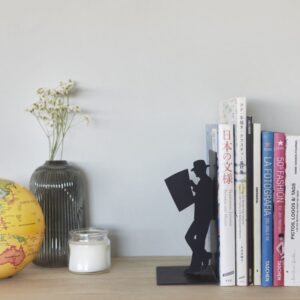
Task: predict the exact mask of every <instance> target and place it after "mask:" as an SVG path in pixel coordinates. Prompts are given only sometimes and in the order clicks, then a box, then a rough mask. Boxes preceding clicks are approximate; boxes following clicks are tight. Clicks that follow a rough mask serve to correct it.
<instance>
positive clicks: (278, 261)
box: [273, 132, 285, 286]
mask: <svg viewBox="0 0 300 300" xmlns="http://www.w3.org/2000/svg"><path fill="white" fill-rule="evenodd" d="M284 199H285V134H284V133H280V132H276V133H274V239H273V241H274V251H273V252H274V255H273V259H274V261H273V262H274V264H273V266H274V272H273V276H274V277H273V285H274V286H283V283H284V279H283V278H284V268H283V265H284V261H283V258H284V253H283V251H284V248H283V242H284Z"/></svg>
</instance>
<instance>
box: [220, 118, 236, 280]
mask: <svg viewBox="0 0 300 300" xmlns="http://www.w3.org/2000/svg"><path fill="white" fill-rule="evenodd" d="M218 145H219V150H218V162H219V169H218V183H219V191H218V203H219V234H220V236H219V238H220V285H221V286H234V285H235V282H236V278H235V277H236V272H235V209H234V206H235V205H234V132H233V125H228V124H219V142H218Z"/></svg>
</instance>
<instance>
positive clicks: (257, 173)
mask: <svg viewBox="0 0 300 300" xmlns="http://www.w3.org/2000/svg"><path fill="white" fill-rule="evenodd" d="M253 236H254V240H253V248H254V249H253V253H254V257H253V258H254V285H261V124H257V123H254V124H253Z"/></svg>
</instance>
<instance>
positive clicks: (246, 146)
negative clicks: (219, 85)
mask: <svg viewBox="0 0 300 300" xmlns="http://www.w3.org/2000/svg"><path fill="white" fill-rule="evenodd" d="M219 113H220V114H219V122H220V123H219V124H218V125H208V126H207V129H206V130H207V136H209V137H210V139H211V140H213V144H214V148H216V149H217V153H218V207H219V209H218V223H219V250H220V261H219V267H220V274H219V275H220V284H221V285H222V286H233V285H238V286H247V285H249V284H254V285H262V286H299V285H300V234H299V226H300V223H299V217H300V216H299V214H300V136H291V135H286V134H285V133H281V132H270V131H262V129H261V124H259V123H253V121H252V117H249V116H247V105H246V98H244V97H237V98H232V99H229V100H227V101H223V102H222V103H221V104H220V112H219ZM211 144H212V142H211V141H210V142H209V147H211ZM297 247H299V251H297Z"/></svg>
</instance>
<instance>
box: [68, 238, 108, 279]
mask: <svg viewBox="0 0 300 300" xmlns="http://www.w3.org/2000/svg"><path fill="white" fill-rule="evenodd" d="M69 247H70V257H69V270H70V271H71V272H75V273H93V272H101V271H105V270H106V269H108V268H109V267H110V263H111V258H110V244H109V243H108V242H107V241H105V240H104V241H93V242H88V243H86V242H75V241H69Z"/></svg>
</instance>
